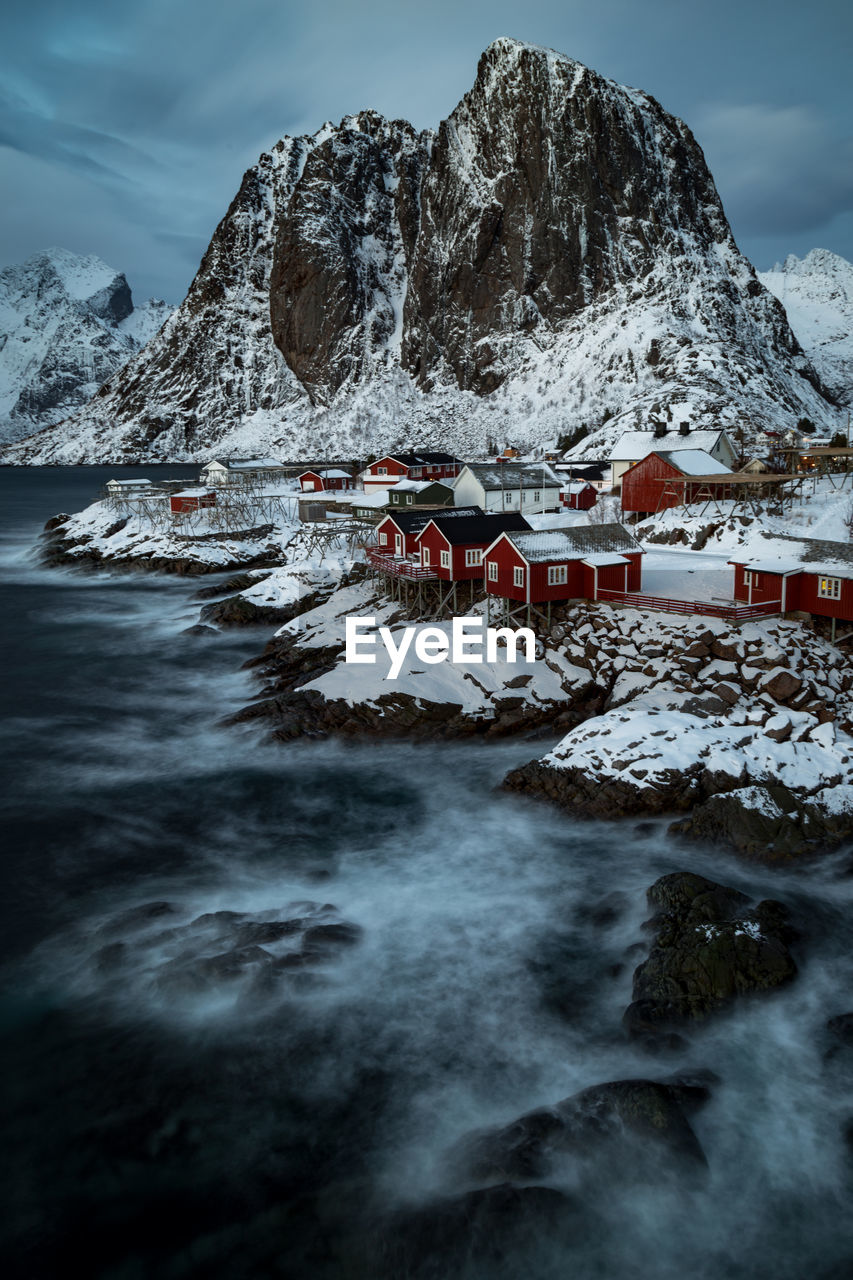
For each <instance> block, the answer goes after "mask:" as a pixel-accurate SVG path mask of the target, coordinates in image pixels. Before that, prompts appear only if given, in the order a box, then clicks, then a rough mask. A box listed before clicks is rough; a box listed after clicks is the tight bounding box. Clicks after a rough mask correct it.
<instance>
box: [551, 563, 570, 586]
mask: <svg viewBox="0 0 853 1280" xmlns="http://www.w3.org/2000/svg"><path fill="white" fill-rule="evenodd" d="M568 580H569V567H568V565H565V564H549V565H548V586H549V587H564V586H565V585H566V583H567V582H568Z"/></svg>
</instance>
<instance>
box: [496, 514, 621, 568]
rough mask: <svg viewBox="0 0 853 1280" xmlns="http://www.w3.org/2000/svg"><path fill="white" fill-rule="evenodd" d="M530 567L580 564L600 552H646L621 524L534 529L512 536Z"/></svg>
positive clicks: (510, 535)
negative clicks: (554, 562) (547, 563)
mask: <svg viewBox="0 0 853 1280" xmlns="http://www.w3.org/2000/svg"><path fill="white" fill-rule="evenodd" d="M507 537H508V538H510V539H511V541H512V542H513V544H514V545H515V546H516V547H517V548H518V550H519V551H520V552H521V554H522V555H523V556H524V558H525V560H526V561H527V562H528V564H537V563H540V564H541V563H543V562H544V561H550V560H578V559H582V558H583V557H584V556H587V555H593V554H596V553H600V552H603V551H604V552H611V553H612V552H621V553H623V554H625V553H629V552H637V551H642V550H643V548H642V547H641V546H640V544H639V542H637V540H636V538H635V537H633V535H632V534H630V533H629V532H628V530H627V529H626V528H625V526H624V525H621V524H583V525H572V526H571V527H570V528H568V529H566V528H560V529H534V530H532V531H531V532H530V533H509V534H507Z"/></svg>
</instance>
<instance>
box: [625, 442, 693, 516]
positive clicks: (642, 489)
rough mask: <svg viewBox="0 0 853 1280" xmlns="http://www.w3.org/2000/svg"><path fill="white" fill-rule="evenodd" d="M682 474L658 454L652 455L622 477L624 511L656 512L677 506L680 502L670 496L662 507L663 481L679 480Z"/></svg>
mask: <svg viewBox="0 0 853 1280" xmlns="http://www.w3.org/2000/svg"><path fill="white" fill-rule="evenodd" d="M681 474H682V473H681V472H680V471H679V470H678V468H677V467H673V466H671V465H670V463H668V462H665V461H664V460H663V458H659V457H658V455H657V454H656V453H650V454H649V456H648V457H647V458H643V460H642V462H638V463H636V465H635V466H633V467H631V468H630V469H629V470H628V471H626V472H625V474H624V475H623V477H622V510H623V511H629V512H635V511H642V512H646V511H648V512H654V511H657V510H658V509H660V510H664V509H665V507H674V506H677V505H678V500H677V499H676V498H674V497H669V496H667V498H666V499H665V500H664V502H663V505H660V504H661V494H662V492H663V489H664V485H663V484H661V481H662V480H673V479H677V478H678V477H679V476H681Z"/></svg>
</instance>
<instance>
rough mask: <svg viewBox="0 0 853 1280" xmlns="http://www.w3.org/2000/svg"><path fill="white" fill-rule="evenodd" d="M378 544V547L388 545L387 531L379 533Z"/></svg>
mask: <svg viewBox="0 0 853 1280" xmlns="http://www.w3.org/2000/svg"><path fill="white" fill-rule="evenodd" d="M379 545H380V547H387V546H388V534H387V533H380V535H379Z"/></svg>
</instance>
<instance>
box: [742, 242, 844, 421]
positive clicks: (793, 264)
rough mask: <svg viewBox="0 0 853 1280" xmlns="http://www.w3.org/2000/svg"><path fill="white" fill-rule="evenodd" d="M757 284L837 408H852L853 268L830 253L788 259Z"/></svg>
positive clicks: (816, 252) (815, 251) (761, 274)
mask: <svg viewBox="0 0 853 1280" xmlns="http://www.w3.org/2000/svg"><path fill="white" fill-rule="evenodd" d="M758 278H759V280H760V281H761V283H762V284H763V285H764V287H765V288H766V289H769V290H770V292H771V293H772V294H774V296H775V297H777V298H778V299H779V301H780V302H781V303H782V305H783V306H784V308H785V311H786V313H787V316H788V319H789V321H790V322H791V327H792V328H793V330H794V332H795V333H796V335H797V338H798V339H799V341H800V342H801V343H802V346H803V350H804V351H805V353H806V355H807V356H808V358H809V360H811V362H812V364H813V365H814V367H815V369H816V370H817V371H818V373H819V375H820V377H821V379H822V380H823V382H824V384H825V386H826V387H828V389H829V390H830V392H832V394H833V395H835V396H836V397H837V399H838V401H839V403H840V404H843V405H850V404H853V263H850V262H848V261H847V260H846V258H840V257H839V256H838V254H837V253H830V252H829V250H828V249H812V250H811V252H810V253H807V254H806V256H805V257H804V258H802V259H801V258H798V257H797V256H796V254H794V253H789V254H788V257H787V258H786V259H785V261H784V262H783V263H779V262H777V263H776V266H775V267H774V268H773V270H772V271H761V272H759V273H758Z"/></svg>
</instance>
